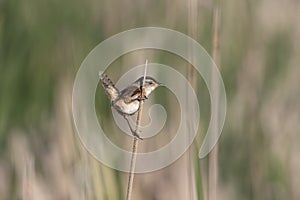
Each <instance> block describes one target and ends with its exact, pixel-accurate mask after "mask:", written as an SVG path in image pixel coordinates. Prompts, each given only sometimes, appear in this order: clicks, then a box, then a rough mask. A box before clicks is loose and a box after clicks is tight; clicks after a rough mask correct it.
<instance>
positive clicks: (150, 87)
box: [135, 76, 164, 97]
mask: <svg viewBox="0 0 300 200" xmlns="http://www.w3.org/2000/svg"><path fill="white" fill-rule="evenodd" d="M143 80H144V77H141V78H139V79H138V80H136V81H135V83H136V84H138V85H139V86H141V85H142V84H143ZM159 86H164V84H162V83H159V82H158V81H156V80H155V79H154V78H153V77H151V76H146V79H145V83H144V90H145V96H146V97H148V96H149V95H150V94H151V92H153V91H154V90H155V89H156V88H157V87H159Z"/></svg>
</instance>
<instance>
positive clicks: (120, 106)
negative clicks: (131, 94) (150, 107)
mask: <svg viewBox="0 0 300 200" xmlns="http://www.w3.org/2000/svg"><path fill="white" fill-rule="evenodd" d="M113 106H114V108H115V109H116V110H118V111H120V112H122V113H125V114H127V115H132V114H134V113H135V112H137V111H138V109H139V106H140V104H139V101H133V102H131V103H130V104H126V103H125V102H124V101H117V102H115V103H114V105H113Z"/></svg>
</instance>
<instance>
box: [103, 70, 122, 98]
mask: <svg viewBox="0 0 300 200" xmlns="http://www.w3.org/2000/svg"><path fill="white" fill-rule="evenodd" d="M99 78H100V80H101V82H102V86H103V88H104V90H105V93H106V94H107V96H108V97H109V98H110V100H111V101H113V100H115V99H116V98H117V97H118V96H119V90H118V89H117V88H116V87H115V85H114V83H113V82H112V81H111V80H110V79H109V78H108V76H107V75H106V74H105V73H104V72H103V71H100V72H99Z"/></svg>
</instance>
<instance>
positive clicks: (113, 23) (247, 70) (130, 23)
mask: <svg viewBox="0 0 300 200" xmlns="http://www.w3.org/2000/svg"><path fill="white" fill-rule="evenodd" d="M215 6H216V3H215V2H211V1H208V0H201V1H195V0H189V1H180V0H164V1H158V0H152V1H149V0H148V1H146V0H139V1H129V0H125V1H116V0H100V1H97V0H87V1H78V0H72V1H71V0H64V1H59V0H51V1H46V0H40V1H37V0H27V1H21V0H1V1H0V70H1V71H0V199H4V200H5V199H39V200H40V199H124V195H125V189H126V185H127V178H128V175H127V174H125V173H121V172H118V171H115V170H112V169H110V168H107V167H105V166H104V165H102V164H100V163H99V162H98V161H96V160H94V159H93V157H91V156H90V155H89V154H88V153H87V152H86V151H85V149H84V148H83V147H82V145H81V143H80V141H79V140H78V137H77V135H76V131H75V128H74V125H73V119H72V111H71V102H72V99H71V95H72V86H73V81H74V79H75V75H76V72H77V70H78V68H79V66H80V64H81V62H82V61H83V59H84V58H85V57H86V56H87V54H88V53H89V52H90V51H91V50H92V49H93V48H94V47H95V46H96V45H97V44H98V43H100V42H101V41H103V40H105V39H106V38H108V37H110V36H112V35H114V34H116V33H119V32H121V31H125V30H128V29H131V28H137V27H144V26H159V27H165V28H171V29H174V30H176V31H180V32H182V33H185V34H188V35H191V36H192V37H193V38H194V39H196V40H197V41H198V42H199V43H200V44H202V45H203V46H204V48H205V49H206V50H207V51H208V52H209V53H210V52H211V51H212V35H213V27H212V22H213V9H214V7H215ZM299 9H300V3H299V1H296V0H286V1H284V2H283V1H279V0H261V1H239V0H228V1H224V2H221V4H220V10H221V23H220V30H221V32H220V64H219V67H220V71H221V74H222V76H223V79H224V83H225V87H226V92H227V100H228V107H227V109H228V110H227V119H226V123H225V127H224V130H223V134H222V136H221V138H220V140H219V147H218V149H217V150H218V159H217V169H216V170H217V174H218V179H217V184H216V185H215V186H214V187H212V186H211V185H210V184H209V170H211V168H210V166H209V161H208V159H204V160H201V161H199V159H198V158H197V152H198V150H199V147H200V144H201V138H202V137H203V136H201V134H203V133H204V132H205V130H206V128H207V120H208V119H209V108H205V106H206V107H209V106H208V105H209V98H208V94H207V91H206V87H205V85H204V84H203V82H201V80H200V81H199V82H197V89H198V92H199V93H200V94H204V95H203V96H202V98H203V99H204V100H203V106H204V108H203V109H202V107H201V109H202V110H204V111H207V112H204V113H205V114H204V115H203V116H201V118H202V117H203V118H204V119H203V123H201V127H200V131H199V136H198V137H197V140H196V141H195V143H194V144H193V146H192V147H191V148H190V150H189V151H188V152H186V153H185V155H184V156H183V157H181V158H180V159H179V160H178V161H176V162H175V163H174V164H172V165H171V166H169V167H166V168H164V169H162V170H160V171H157V172H152V173H148V174H140V175H137V176H136V178H135V180H134V189H133V197H134V199H212V197H211V196H209V194H210V192H211V190H214V192H215V193H216V194H217V199H255V200H256V199H300V190H299V189H298V187H299V184H300V171H299V169H300V160H299V153H300V145H299V141H300V135H299V133H300V125H299V122H300V112H299V111H300V101H299V99H300V88H299V75H300V67H299V63H300V57H299V52H300V51H299V50H300V49H299V48H300V45H299V44H300V42H299V40H300V23H299ZM191 13H192V14H191ZM191 29H192V30H195V31H193V34H191V32H190V30H191ZM194 33H196V34H194ZM145 58H148V59H149V58H150V60H151V62H154V61H155V62H159V63H163V64H168V65H170V66H175V68H176V66H177V68H178V69H179V68H180V67H181V64H182V63H183V61H181V60H178V58H176V57H175V56H174V55H173V56H172V55H167V54H166V53H164V54H162V55H160V56H155V53H154V52H151V51H144V52H141V53H140V54H139V53H132V54H130V55H127V57H126V56H124V58H123V57H121V58H120V59H118V60H117V61H116V62H115V63H113V64H112V66H111V68H110V69H109V70H108V73H109V75H110V76H112V79H113V80H116V79H117V78H118V77H120V75H121V74H122V73H123V72H125V71H126V70H128V69H129V68H130V67H131V66H134V65H137V64H142V63H144V61H145ZM183 64H184V63H183ZM120 66H122V67H120ZM120 69H121V70H120ZM180 69H182V68H180ZM182 73H183V74H185V75H187V71H185V70H182ZM99 88H100V87H99ZM159 92H161V91H158V94H157V95H156V96H155V97H156V99H157V100H158V101H160V102H161V103H162V104H164V105H165V106H166V107H168V108H169V109H171V108H172V106H173V105H174V104H176V102H175V103H174V102H172V100H170V98H169V99H168V98H167V97H166V98H160V95H159ZM101 95H102V98H106V97H104V95H103V93H102V94H99V98H101ZM96 98H97V97H96ZM107 103H108V101H107ZM100 106H102V105H100ZM103 106H105V105H103ZM106 106H108V105H106ZM201 106H202V105H201ZM96 107H97V105H96ZM107 108H109V107H107ZM104 111H105V112H104ZM104 111H103V112H104V113H103V114H104V115H107V116H110V115H111V114H110V110H109V109H106V110H104ZM99 112H102V111H99ZM202 112H203V111H202ZM98 114H99V113H98ZM107 119H109V120H108V121H111V120H110V119H111V118H107ZM111 123H112V124H113V122H111ZM175 123H176V122H174V124H175ZM165 129H166V130H165V131H168V130H169V131H171V130H172V123H171V122H170V125H168V126H167V127H165ZM115 134H117V133H115ZM127 145H129V147H130V145H131V143H130V140H128V144H127Z"/></svg>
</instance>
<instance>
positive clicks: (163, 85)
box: [158, 83, 166, 87]
mask: <svg viewBox="0 0 300 200" xmlns="http://www.w3.org/2000/svg"><path fill="white" fill-rule="evenodd" d="M158 85H159V86H162V87H166V85H165V84H163V83H159V84H158Z"/></svg>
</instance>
